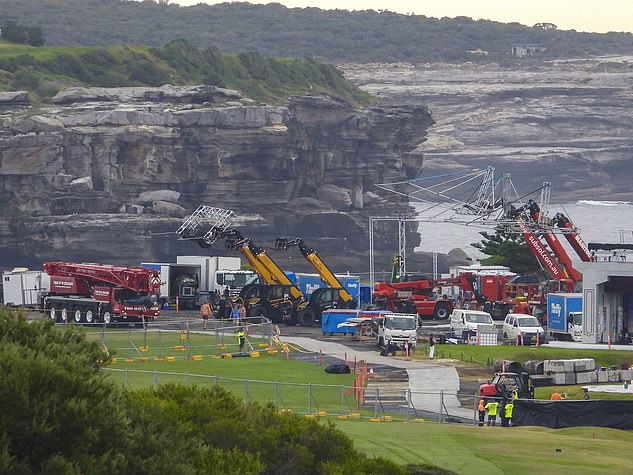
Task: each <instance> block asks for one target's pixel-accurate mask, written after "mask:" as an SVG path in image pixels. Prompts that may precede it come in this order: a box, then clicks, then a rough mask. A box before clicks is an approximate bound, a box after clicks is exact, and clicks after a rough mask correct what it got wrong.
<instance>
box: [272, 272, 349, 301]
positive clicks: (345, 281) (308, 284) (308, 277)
mask: <svg viewBox="0 0 633 475" xmlns="http://www.w3.org/2000/svg"><path fill="white" fill-rule="evenodd" d="M284 273H285V274H286V276H287V277H288V279H290V281H291V282H292V283H293V284H295V285H296V286H297V287H299V290H301V292H302V293H303V295H305V296H306V298H310V295H312V292H314V291H315V290H316V289H320V288H322V287H327V285H325V282H323V281H322V280H321V277H320V276H319V274H306V273H302V272H289V271H286V272H284ZM336 278H337V279H338V280H339V282H340V283H341V284H342V285H343V287H344V288H345V290H347V291H348V292H349V293H350V295H351V296H352V297H353V298H354V300H356V301H357V302H358V300H359V297H360V277H358V276H353V275H337V276H336Z"/></svg>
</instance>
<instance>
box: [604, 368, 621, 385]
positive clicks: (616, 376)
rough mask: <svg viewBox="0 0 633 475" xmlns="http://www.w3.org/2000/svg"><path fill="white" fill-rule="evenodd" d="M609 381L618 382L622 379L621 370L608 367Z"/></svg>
mask: <svg viewBox="0 0 633 475" xmlns="http://www.w3.org/2000/svg"><path fill="white" fill-rule="evenodd" d="M607 381H608V382H610V383H617V382H618V381H620V370H617V369H615V370H614V369H608V370H607Z"/></svg>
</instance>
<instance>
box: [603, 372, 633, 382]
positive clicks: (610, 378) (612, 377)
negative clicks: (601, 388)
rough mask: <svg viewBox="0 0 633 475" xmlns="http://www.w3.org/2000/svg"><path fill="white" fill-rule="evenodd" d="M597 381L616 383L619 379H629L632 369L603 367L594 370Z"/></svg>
mask: <svg viewBox="0 0 633 475" xmlns="http://www.w3.org/2000/svg"><path fill="white" fill-rule="evenodd" d="M596 374H597V377H598V382H599V383H618V382H620V381H631V376H633V371H632V370H630V369H603V370H602V371H596Z"/></svg>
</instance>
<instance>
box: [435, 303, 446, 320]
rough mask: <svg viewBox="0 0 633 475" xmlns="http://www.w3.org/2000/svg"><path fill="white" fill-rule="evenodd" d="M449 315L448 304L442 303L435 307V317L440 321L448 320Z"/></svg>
mask: <svg viewBox="0 0 633 475" xmlns="http://www.w3.org/2000/svg"><path fill="white" fill-rule="evenodd" d="M449 315H450V312H449V306H448V305H447V304H445V303H442V302H440V303H438V304H437V305H436V306H435V313H434V314H433V316H434V317H435V318H437V319H438V320H446V319H447V318H448V316H449Z"/></svg>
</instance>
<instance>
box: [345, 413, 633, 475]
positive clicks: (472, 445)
mask: <svg viewBox="0 0 633 475" xmlns="http://www.w3.org/2000/svg"><path fill="white" fill-rule="evenodd" d="M336 425H337V427H338V428H339V429H341V430H342V431H343V432H345V433H346V434H348V435H349V436H350V437H352V438H353V439H354V444H355V446H356V447H357V448H358V449H360V450H363V451H365V452H366V453H369V454H373V455H380V456H383V457H387V458H390V459H392V460H395V461H397V462H399V463H403V464H420V463H428V464H432V465H436V466H438V467H441V468H444V469H447V470H452V471H454V472H455V473H459V474H468V475H476V474H484V475H497V474H511V475H521V474H526V475H527V474H535V473H539V474H543V475H545V474H558V475H566V474H575V475H584V474H625V473H630V471H631V469H630V466H631V461H630V447H631V444H633V432H626V431H619V430H615V429H604V428H591V427H577V428H572V429H558V430H553V429H544V428H536V427H511V428H505V427H472V426H460V425H449V424H435V423H423V424H417V423H399V422H398V423H396V422H392V423H372V422H366V421H337V423H336ZM557 449H560V451H557Z"/></svg>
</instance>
